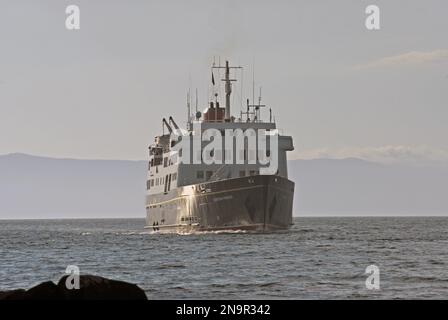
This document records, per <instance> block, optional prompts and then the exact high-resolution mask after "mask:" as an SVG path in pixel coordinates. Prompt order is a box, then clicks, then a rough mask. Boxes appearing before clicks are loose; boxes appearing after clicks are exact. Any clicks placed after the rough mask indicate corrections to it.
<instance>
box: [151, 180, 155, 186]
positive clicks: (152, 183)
mask: <svg viewBox="0 0 448 320" xmlns="http://www.w3.org/2000/svg"><path fill="white" fill-rule="evenodd" d="M151 187H154V179H151Z"/></svg>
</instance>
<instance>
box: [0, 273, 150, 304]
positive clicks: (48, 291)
mask: <svg viewBox="0 0 448 320" xmlns="http://www.w3.org/2000/svg"><path fill="white" fill-rule="evenodd" d="M67 277H68V276H64V277H62V278H61V279H60V280H59V282H58V284H57V285H56V284H54V283H53V282H51V281H47V282H42V283H41V284H39V285H37V286H35V287H33V288H31V289H29V290H23V289H18V290H11V291H6V292H0V300H147V297H146V294H145V292H144V291H143V290H142V289H141V288H139V287H138V286H137V285H135V284H132V283H127V282H124V281H117V280H111V279H106V278H103V277H99V276H92V275H81V276H80V279H79V282H80V288H79V289H71V290H69V289H67V288H66V286H65V282H66V279H67Z"/></svg>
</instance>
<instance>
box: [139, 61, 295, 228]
mask: <svg viewBox="0 0 448 320" xmlns="http://www.w3.org/2000/svg"><path fill="white" fill-rule="evenodd" d="M240 70H241V67H230V66H229V62H228V61H226V64H225V65H224V66H221V65H215V64H213V66H212V98H211V99H210V100H212V101H210V102H209V103H208V108H207V109H206V110H205V111H204V112H203V113H201V112H199V111H197V110H198V105H197V98H196V112H195V113H194V114H192V112H191V103H190V94H189V95H188V98H187V109H188V119H187V128H186V130H182V129H181V128H179V126H178V125H177V123H176V122H175V121H174V119H173V118H172V117H169V122H168V121H166V119H163V121H162V123H163V125H162V126H164V127H166V128H167V129H168V133H166V134H165V133H163V134H162V135H160V136H156V138H155V141H154V143H153V144H152V145H150V147H149V164H148V180H147V196H146V227H145V228H148V229H150V230H153V231H156V232H187V233H188V232H194V231H217V230H256V231H270V230H282V229H288V228H289V227H290V226H291V225H292V206H293V197H294V182H292V181H290V180H289V179H288V169H287V159H286V152H287V151H291V150H293V149H294V147H293V141H292V137H291V136H285V135H281V134H279V131H278V130H277V128H276V123H275V120H274V121H273V120H272V110H271V109H269V121H263V120H262V117H261V110H262V109H263V108H265V107H266V106H265V105H262V104H261V94H260V97H259V99H258V104H254V102H252V104H249V99H248V100H247V105H246V106H245V107H246V108H245V109H246V110H245V111H244V112H243V111H240V114H239V117H238V118H236V117H234V116H232V115H231V110H230V109H231V108H230V107H231V105H230V104H231V99H230V98H231V93H232V82H234V81H236V79H231V78H230V74H231V71H232V73H235V75H236V73H238V71H240ZM221 71H223V73H224V78H223V79H222V81H223V82H224V92H225V107H224V108H222V107H220V103H219V98H220V97H219V94H218V92H219V91H220V90H219V89H217V88H216V85H215V77H214V75H215V74H214V73H217V75H218V76H220V75H221ZM260 91H261V90H260ZM196 96H197V94H196Z"/></svg>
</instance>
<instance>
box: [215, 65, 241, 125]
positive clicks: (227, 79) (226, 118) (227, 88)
mask: <svg viewBox="0 0 448 320" xmlns="http://www.w3.org/2000/svg"><path fill="white" fill-rule="evenodd" d="M241 68H242V67H230V66H229V61H228V60H226V65H225V66H221V65H219V66H215V65H213V66H212V69H225V78H224V79H222V81H224V82H225V93H226V109H225V114H224V121H226V122H230V118H231V113H230V95H231V94H232V81H236V79H230V69H241ZM212 74H213V73H212ZM213 82H214V81H213ZM213 84H214V83H213Z"/></svg>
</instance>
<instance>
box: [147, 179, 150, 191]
mask: <svg viewBox="0 0 448 320" xmlns="http://www.w3.org/2000/svg"><path fill="white" fill-rule="evenodd" d="M146 189H147V190H149V189H151V180H147V181H146Z"/></svg>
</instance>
